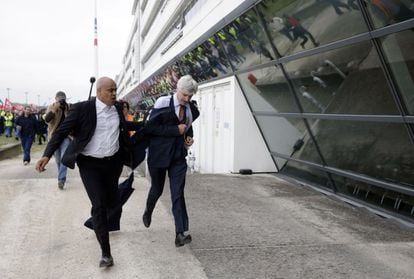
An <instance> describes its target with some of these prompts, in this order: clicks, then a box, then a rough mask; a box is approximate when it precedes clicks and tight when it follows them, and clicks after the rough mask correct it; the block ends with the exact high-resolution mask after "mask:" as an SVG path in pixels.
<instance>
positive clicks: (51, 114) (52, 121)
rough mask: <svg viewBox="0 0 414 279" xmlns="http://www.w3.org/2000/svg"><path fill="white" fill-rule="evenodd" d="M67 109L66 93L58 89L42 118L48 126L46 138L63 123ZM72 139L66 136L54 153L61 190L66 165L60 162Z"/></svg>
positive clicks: (64, 178) (64, 179) (50, 136)
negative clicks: (53, 100)
mask: <svg viewBox="0 0 414 279" xmlns="http://www.w3.org/2000/svg"><path fill="white" fill-rule="evenodd" d="M68 111H69V104H68V103H66V94H65V92H63V91H58V92H57V93H56V96H55V102H54V103H53V104H51V105H50V106H49V107H48V108H47V110H46V114H45V116H44V120H45V122H46V123H47V126H48V138H49V139H51V138H52V136H53V134H54V133H55V131H56V129H57V128H58V127H59V126H60V124H62V123H63V120H65V118H66V116H67V114H68ZM71 140H72V137H71V136H68V137H66V138H65V139H64V140H63V141H62V143H61V144H60V146H59V148H58V149H56V151H55V153H54V157H55V161H56V165H57V169H58V187H59V189H60V190H63V187H64V186H65V182H66V174H67V167H66V166H65V165H63V164H62V163H61V161H62V157H63V154H65V151H66V148H68V145H69V144H70V142H71Z"/></svg>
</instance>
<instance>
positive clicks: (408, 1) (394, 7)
mask: <svg viewBox="0 0 414 279" xmlns="http://www.w3.org/2000/svg"><path fill="white" fill-rule="evenodd" d="M364 3H365V5H366V7H367V10H368V13H369V14H370V15H371V18H372V21H373V23H374V26H375V27H377V28H379V27H383V26H386V25H390V24H393V23H397V22H401V21H405V20H408V19H411V18H414V5H413V1H412V0H365V1H364Z"/></svg>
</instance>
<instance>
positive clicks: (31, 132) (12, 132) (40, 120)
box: [0, 106, 47, 165]
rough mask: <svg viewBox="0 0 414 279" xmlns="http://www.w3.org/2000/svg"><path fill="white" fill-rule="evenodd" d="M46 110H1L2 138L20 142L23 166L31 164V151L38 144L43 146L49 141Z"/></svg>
mask: <svg viewBox="0 0 414 279" xmlns="http://www.w3.org/2000/svg"><path fill="white" fill-rule="evenodd" d="M45 111H46V110H45V109H39V110H38V111H32V108H31V107H30V106H26V107H25V108H24V110H22V111H15V110H12V109H4V108H3V109H1V110H0V137H6V138H14V139H15V140H16V141H20V143H21V145H22V149H23V154H24V156H23V164H24V165H28V164H29V163H30V150H31V147H32V144H33V143H34V142H36V140H37V143H38V144H39V145H42V144H43V143H44V142H46V140H47V124H46V122H45V120H44V117H43V116H44V114H45Z"/></svg>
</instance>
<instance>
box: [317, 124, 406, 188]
mask: <svg viewBox="0 0 414 279" xmlns="http://www.w3.org/2000/svg"><path fill="white" fill-rule="evenodd" d="M311 130H312V133H313V134H314V136H315V139H316V142H317V143H318V145H319V147H320V150H321V153H322V155H323V156H324V158H325V160H326V163H327V164H328V166H332V167H335V168H338V169H341V170H345V171H350V172H355V173H360V174H365V175H368V176H370V177H373V178H377V179H381V180H384V181H388V182H392V183H405V184H406V185H410V187H414V156H412V154H414V145H413V144H412V143H411V141H410V139H409V137H408V133H407V129H406V127H405V126H404V125H403V124H400V123H381V122H366V121H344V120H339V121H338V120H324V119H319V120H317V121H316V122H315V123H314V124H313V125H312V127H311Z"/></svg>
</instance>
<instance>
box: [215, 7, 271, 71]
mask: <svg viewBox="0 0 414 279" xmlns="http://www.w3.org/2000/svg"><path fill="white" fill-rule="evenodd" d="M217 36H218V38H220V40H221V41H222V43H223V46H224V49H225V51H226V53H227V55H228V57H229V59H230V61H231V63H232V65H233V67H234V68H235V69H244V68H248V67H250V66H254V65H258V64H262V63H265V62H267V61H270V60H273V59H275V56H274V54H273V53H272V50H271V47H270V45H269V41H268V40H267V39H266V36H265V33H264V31H263V28H262V27H261V26H260V23H259V22H258V19H257V16H256V13H255V12H254V10H250V11H248V12H247V13H245V14H243V15H241V16H239V17H238V18H236V19H235V20H234V21H233V22H232V23H230V24H229V25H227V26H225V27H224V28H223V29H222V30H221V31H219V32H218V33H217Z"/></svg>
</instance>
